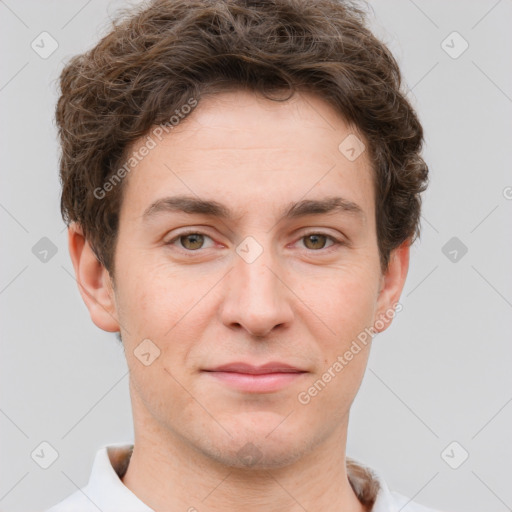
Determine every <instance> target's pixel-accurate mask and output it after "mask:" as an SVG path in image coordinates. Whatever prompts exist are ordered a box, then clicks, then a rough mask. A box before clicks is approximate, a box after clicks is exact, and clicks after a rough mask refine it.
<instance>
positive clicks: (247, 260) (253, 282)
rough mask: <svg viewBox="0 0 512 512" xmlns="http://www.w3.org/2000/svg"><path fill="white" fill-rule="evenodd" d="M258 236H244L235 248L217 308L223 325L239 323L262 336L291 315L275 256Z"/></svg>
mask: <svg viewBox="0 0 512 512" xmlns="http://www.w3.org/2000/svg"><path fill="white" fill-rule="evenodd" d="M262 240H263V237H259V240H258V241H257V240H256V239H255V238H253V237H247V238H246V239H244V240H243V241H242V242H241V243H240V244H239V245H238V247H237V248H236V252H237V254H236V255H235V259H234V264H233V268H232V270H231V272H230V273H229V277H228V279H229V285H228V287H227V291H226V295H225V296H224V304H223V306H222V308H221V310H222V321H223V322H224V323H225V324H226V325H230V326H233V325H234V324H237V325H240V326H242V327H244V328H245V329H246V330H247V331H248V332H249V333H250V334H252V335H254V336H264V335H266V334H267V333H269V332H270V331H271V330H272V329H273V328H274V327H276V326H278V325H282V324H288V323H289V322H290V320H291V318H292V311H291V306H290V303H289V293H288V292H287V288H286V286H285V285H284V283H283V281H284V279H283V277H284V276H281V275H280V273H281V271H280V268H281V267H280V265H279V260H278V258H277V256H276V255H275V254H274V252H273V251H272V248H271V245H270V241H269V239H268V237H266V238H265V240H267V242H263V241H262Z"/></svg>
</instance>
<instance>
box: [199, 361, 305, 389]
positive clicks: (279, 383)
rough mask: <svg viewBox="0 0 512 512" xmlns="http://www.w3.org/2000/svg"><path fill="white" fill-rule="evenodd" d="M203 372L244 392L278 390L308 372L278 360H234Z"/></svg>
mask: <svg viewBox="0 0 512 512" xmlns="http://www.w3.org/2000/svg"><path fill="white" fill-rule="evenodd" d="M203 372H204V373H206V374H207V375H209V376H211V377H212V378H214V379H215V380H216V381H218V382H221V383H222V384H224V385H227V386H229V387H231V388H235V389H237V390H239V391H242V392H246V393H272V392H275V391H279V390H281V389H283V388H285V387H286V386H288V385H290V384H291V383H293V382H294V381H296V380H297V379H300V378H301V377H302V376H303V375H304V374H305V373H308V372H307V371H306V370H302V369H300V368H296V367H294V366H291V365H289V364H287V363H282V362H279V361H272V362H269V363H266V364H263V365H260V366H254V365H251V364H248V363H243V362H234V363H229V364H225V365H221V366H217V367H215V368H211V369H205V370H203Z"/></svg>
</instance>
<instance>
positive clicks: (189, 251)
mask: <svg viewBox="0 0 512 512" xmlns="http://www.w3.org/2000/svg"><path fill="white" fill-rule="evenodd" d="M188 235H202V236H205V237H208V238H210V239H211V240H213V238H212V237H211V236H209V235H207V234H206V233H201V232H200V231H193V230H191V231H185V232H183V233H180V234H179V235H176V236H175V237H174V238H172V239H171V240H169V241H168V242H166V243H165V245H171V246H172V245H174V243H175V242H177V241H178V240H180V238H182V237H186V236H188ZM311 235H320V236H325V238H327V239H328V240H331V242H333V243H332V245H330V246H329V247H325V248H322V249H316V250H315V249H307V248H306V249H305V250H306V251H308V252H312V253H321V252H323V253H324V254H325V253H327V252H331V250H334V249H336V248H338V247H340V246H343V245H346V243H345V242H344V241H342V240H339V239H337V238H335V237H333V236H332V235H328V234H327V233H322V232H318V231H311V232H309V233H305V234H304V235H302V236H301V237H300V238H299V240H302V239H304V238H307V237H308V236H311ZM179 249H180V250H181V251H183V252H184V253H187V254H189V255H193V254H194V253H199V252H200V251H201V249H195V250H192V249H185V248H184V247H180V248H179Z"/></svg>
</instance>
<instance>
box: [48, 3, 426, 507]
mask: <svg viewBox="0 0 512 512" xmlns="http://www.w3.org/2000/svg"><path fill="white" fill-rule="evenodd" d="M61 90H62V95H61V97H60V99H59V102H58V107H57V122H58V126H59V132H60V137H61V144H62V159H61V177H62V184H63V191H62V211H63V215H64V218H65V220H66V221H67V222H68V224H69V249H70V254H71V258H72V261H73V265H74V269H75V273H76V277H77V281H78V283H79V288H80V292H81V294H82V297H83V299H84V301H85V303H86V305H87V307H88V309H89V312H90V315H91V318H92V320H93V322H94V323H95V324H96V325H97V326H98V327H100V328H101V329H103V330H106V331H109V332H116V333H120V334H119V335H120V340H121V341H122V344H123V347H124V350H125V354H126V358H127V364H128V367H129V370H130V396H131V401H132V408H133V416H134V430H135V440H134V444H133V445H123V444H118V445H112V446H109V447H103V448H102V449H101V450H99V451H98V453H97V456H96V460H95V463H94V467H93V471H92V474H91V478H90V480H89V484H88V485H87V486H86V487H85V488H84V489H82V490H79V491H77V492H75V493H74V494H73V495H71V496H70V497H68V498H67V499H65V500H64V501H63V502H61V503H60V504H59V505H56V506H55V507H53V508H52V509H50V510H51V512H60V511H66V512H67V511H78V510H81V511H82V510H83V511H89V510H98V509H99V510H102V511H103V512H107V511H111V512H113V511H124V512H127V511H150V510H154V511H157V512H160V511H179V510H183V511H190V512H192V511H199V512H203V511H204V512H207V511H208V512H209V511H211V512H217V511H224V512H226V511H235V510H241V509H243V510H249V511H271V510H280V511H287V512H292V511H299V510H300V511H303V510H308V511H318V510H322V511H326V512H331V511H332V512H334V511H341V510H343V511H346V512H356V511H357V512H361V511H363V510H365V511H369V510H372V511H374V512H384V511H386V512H388V511H398V510H402V509H404V510H407V511H417V512H420V511H427V510H428V509H426V508H424V507H422V506H420V505H418V504H415V503H413V502H410V500H408V499H407V498H406V497H403V496H400V495H398V494H396V493H393V492H391V491H389V489H388V488H387V486H386V484H385V483H384V481H383V480H382V478H381V477H380V476H379V475H377V474H376V473H375V472H373V471H372V470H370V469H369V468H366V467H364V466H363V465H362V464H360V463H358V462H356V461H353V460H350V459H347V457H346V453H345V449H346V441H347V426H348V418H349V412H350V407H351V404H352V401H353V400H354V397H355V395H356V394H357V391H358V389H359V386H360V384H361V380H362V378H363V374H364V371H365V368H366V363H367V359H368V355H369V350H370V346H371V340H372V337H373V336H374V335H375V334H376V333H377V332H380V331H382V330H384V329H385V328H386V327H387V326H388V325H389V324H390V322H391V321H392V319H393V317H394V315H395V313H396V311H397V310H398V309H399V308H400V307H401V305H400V303H399V298H400V293H401V291H402V288H403V285H404V282H405V279H406V275H407V269H408V261H409V246H410V244H411V243H412V241H413V240H414V238H415V236H416V235H417V233H418V221H419V215H420V193H421V192H422V191H423V190H424V189H425V186H426V180H427V173H428V169H427V166H426V164H425V162H424V161H423V159H422V158H421V156H420V151H421V146H422V141H423V133H422V128H421V125H420V123H419V121H418V119H417V117H416V115H415V113H414V111H413V109H412V108H411V106H410V105H409V103H408V102H407V100H406V99H405V98H404V96H403V95H402V94H401V93H400V72H399V69H398V66H397V64H396V62H395V60H394V59H393V57H392V56H391V54H390V52H389V51H388V50H387V49H386V48H385V47H384V46H383V45H382V44H381V43H380V42H379V41H378V40H377V39H376V38H375V37H374V36H373V35H372V34H371V32H370V31H369V30H368V29H367V28H366V27H365V25H364V16H363V12H362V11H360V10H358V9H357V8H355V7H354V6H353V5H349V4H348V3H344V2H341V1H337V0H316V1H315V2H309V1H307V0H258V1H256V0H254V1H252V0H231V1H229V0H187V1H185V0H161V1H154V2H152V3H150V4H149V5H145V6H143V7H141V8H139V10H138V11H137V12H134V13H132V14H131V15H130V16H128V17H127V18H125V19H123V20H120V21H119V22H118V23H117V24H116V25H115V27H114V29H113V30H112V32H111V33H110V34H108V35H107V36H106V37H105V38H104V39H103V40H102V41H100V42H99V44H98V45H97V46H96V47H95V48H93V49H92V50H91V51H90V52H88V53H86V54H84V55H80V56H77V57H75V58H74V59H72V60H71V62H70V63H69V64H68V65H67V66H66V67H65V69H64V71H63V72H62V76H61Z"/></svg>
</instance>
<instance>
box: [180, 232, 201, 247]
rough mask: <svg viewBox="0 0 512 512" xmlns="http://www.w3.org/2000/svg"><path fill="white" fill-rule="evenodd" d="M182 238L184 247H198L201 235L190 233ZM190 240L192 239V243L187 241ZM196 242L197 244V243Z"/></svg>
mask: <svg viewBox="0 0 512 512" xmlns="http://www.w3.org/2000/svg"><path fill="white" fill-rule="evenodd" d="M182 238H184V239H185V243H184V244H183V246H184V247H185V248H186V249H199V248H200V247H201V245H202V242H203V235H200V234H197V233H193V234H191V235H185V236H184V237H182ZM190 240H192V244H189V243H188V242H189V241H190ZM197 244H199V245H197ZM190 245H192V246H193V247H190Z"/></svg>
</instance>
